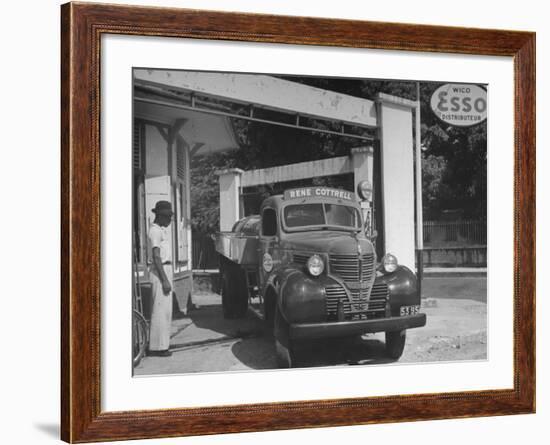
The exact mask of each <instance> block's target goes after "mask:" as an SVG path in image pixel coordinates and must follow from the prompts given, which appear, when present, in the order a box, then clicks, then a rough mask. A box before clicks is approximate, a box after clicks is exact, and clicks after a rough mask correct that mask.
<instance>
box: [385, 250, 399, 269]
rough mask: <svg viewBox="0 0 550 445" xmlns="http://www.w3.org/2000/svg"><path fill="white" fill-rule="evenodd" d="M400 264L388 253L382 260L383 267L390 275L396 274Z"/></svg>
mask: <svg viewBox="0 0 550 445" xmlns="http://www.w3.org/2000/svg"><path fill="white" fill-rule="evenodd" d="M398 264H399V263H398V262H397V258H396V257H395V255H392V254H391V253H387V254H386V255H384V258H382V266H384V270H385V271H386V272H388V273H391V272H395V270H396V269H397V265H398Z"/></svg>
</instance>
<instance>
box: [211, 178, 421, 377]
mask: <svg viewBox="0 0 550 445" xmlns="http://www.w3.org/2000/svg"><path fill="white" fill-rule="evenodd" d="M215 241H216V250H217V251H218V253H219V255H220V279H221V294H222V305H223V313H224V316H225V317H226V318H240V317H244V316H245V315H246V313H247V311H248V310H252V311H253V312H254V313H255V314H257V315H258V316H259V317H261V318H262V319H263V320H265V323H266V327H267V329H268V331H270V332H272V333H273V337H274V340H275V346H276V351H277V359H278V362H279V364H280V365H281V366H284V367H292V366H293V365H294V364H295V360H296V356H297V353H298V350H299V349H298V348H297V345H298V344H299V343H303V341H306V340H308V339H317V338H326V337H337V336H351V335H362V334H365V333H369V332H385V338H386V351H387V354H388V355H389V356H390V357H391V358H393V359H398V358H399V357H401V355H402V353H403V349H404V346H405V338H406V335H405V333H406V330H407V329H411V328H417V327H421V326H424V325H425V324H426V315H425V314H424V313H421V312H420V295H419V293H418V289H417V282H416V276H415V274H414V273H413V272H412V271H411V270H410V269H408V268H407V267H405V266H403V265H399V264H398V262H397V258H396V257H395V256H394V255H392V254H391V253H386V254H385V255H384V257H383V258H382V260H381V261H380V262H379V263H378V261H377V258H376V253H375V249H374V246H373V243H372V242H371V240H370V239H369V238H368V237H367V236H366V235H365V233H364V229H363V221H362V216H361V207H360V205H359V203H358V201H357V200H356V197H355V194H354V193H352V192H349V191H344V190H339V189H334V188H328V187H305V188H299V189H291V190H286V191H285V192H284V194H283V195H275V196H271V197H269V198H267V199H265V200H264V201H263V203H262V204H261V207H260V215H252V216H247V217H245V218H243V219H240V220H239V221H237V222H236V223H235V224H234V226H233V228H232V231H231V232H219V233H218V234H217V235H216V236H215Z"/></svg>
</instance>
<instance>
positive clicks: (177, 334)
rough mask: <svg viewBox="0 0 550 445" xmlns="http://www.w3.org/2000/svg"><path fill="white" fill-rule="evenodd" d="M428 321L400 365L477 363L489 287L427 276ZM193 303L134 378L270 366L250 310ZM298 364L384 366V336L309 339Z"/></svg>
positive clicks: (202, 300) (266, 344)
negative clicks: (239, 315)
mask: <svg viewBox="0 0 550 445" xmlns="http://www.w3.org/2000/svg"><path fill="white" fill-rule="evenodd" d="M422 294H423V302H422V306H423V309H422V310H423V312H425V313H426V314H427V320H428V321H427V324H426V326H425V327H423V328H420V329H411V330H409V331H407V344H406V347H405V352H404V354H403V356H402V357H401V359H400V360H399V362H405V363H410V362H433V361H456V360H483V359H486V356H487V344H486V342H487V334H486V327H487V311H486V301H487V285H486V277H485V276H484V275H482V274H481V275H480V274H476V275H475V276H463V275H457V276H448V275H445V274H443V275H436V276H427V277H425V279H424V281H423V289H422ZM192 298H193V302H194V303H195V304H196V305H198V308H197V309H194V310H192V311H191V312H190V313H189V315H188V316H185V317H180V318H177V319H175V320H174V321H173V323H172V334H171V346H170V349H171V350H172V352H173V355H172V356H171V357H145V358H144V359H143V360H142V361H141V363H140V364H139V365H138V366H137V367H136V368H135V370H134V374H135V375H136V376H139V375H155V374H181V373H189V372H220V371H241V370H249V369H273V368H276V367H277V365H276V361H275V350H274V346H273V339H272V338H271V336H269V335H266V334H265V332H264V325H263V323H262V321H261V320H259V319H258V318H256V317H255V316H254V315H253V314H252V313H248V314H247V316H246V317H245V318H243V319H239V320H226V319H224V318H223V314H222V308H221V297H220V296H219V295H218V294H215V293H213V292H211V291H209V290H201V291H196V292H194V294H193V297H192ZM299 355H300V362H299V363H298V366H299V367H312V366H344V365H357V364H370V363H372V364H374V363H376V364H380V363H390V362H392V361H391V360H389V359H387V358H386V356H385V351H384V334H383V333H377V334H369V335H365V336H362V337H354V338H343V339H329V340H322V341H313V342H308V343H307V344H304V345H302V347H301V350H300V354H299Z"/></svg>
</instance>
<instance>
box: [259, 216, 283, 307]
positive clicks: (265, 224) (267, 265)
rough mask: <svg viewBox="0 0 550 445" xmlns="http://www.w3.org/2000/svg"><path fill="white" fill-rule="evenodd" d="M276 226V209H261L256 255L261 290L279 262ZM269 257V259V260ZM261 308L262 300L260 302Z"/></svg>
mask: <svg viewBox="0 0 550 445" xmlns="http://www.w3.org/2000/svg"><path fill="white" fill-rule="evenodd" d="M277 234H278V226H277V211H276V210H275V209H273V208H271V207H266V208H264V209H262V223H261V229H260V245H259V252H258V253H259V255H258V260H259V261H258V263H259V264H258V266H259V273H258V276H259V279H260V280H259V281H260V282H259V283H258V286H259V288H260V289H261V290H262V289H264V287H265V284H266V280H267V279H268V277H269V274H270V273H271V271H272V270H273V269H274V268H275V267H276V265H277V264H278V263H279V261H280V258H279V249H278V243H279V237H278V236H277ZM270 259H271V260H270ZM260 303H261V306H262V309H263V302H260Z"/></svg>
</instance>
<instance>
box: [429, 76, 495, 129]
mask: <svg viewBox="0 0 550 445" xmlns="http://www.w3.org/2000/svg"><path fill="white" fill-rule="evenodd" d="M430 105H431V107H432V110H433V112H434V113H435V114H436V116H437V117H438V118H439V119H441V120H442V121H443V122H445V123H447V124H450V125H457V126H459V127H469V126H470V125H476V124H479V123H480V122H483V121H484V120H485V119H487V91H485V90H484V89H483V88H481V87H479V86H477V85H470V84H463V83H446V84H445V85H441V86H440V87H439V88H438V89H437V90H435V91H434V93H433V94H432V99H431V101H430Z"/></svg>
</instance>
